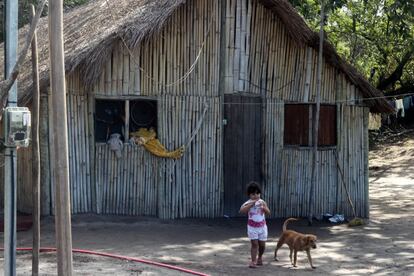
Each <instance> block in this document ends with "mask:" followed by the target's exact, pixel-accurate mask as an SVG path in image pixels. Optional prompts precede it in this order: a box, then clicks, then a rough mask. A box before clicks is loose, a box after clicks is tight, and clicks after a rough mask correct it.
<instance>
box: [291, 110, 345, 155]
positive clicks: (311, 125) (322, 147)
mask: <svg viewBox="0 0 414 276" xmlns="http://www.w3.org/2000/svg"><path fill="white" fill-rule="evenodd" d="M289 105H290V106H292V105H304V106H308V111H309V112H308V122H309V123H308V130H307V132H308V143H307V145H300V144H287V143H286V136H285V132H286V119H287V118H286V106H289ZM324 106H327V107H334V115H335V116H334V119H333V120H334V124H335V125H334V127H333V129H334V136H335V137H334V139H333V140H334V141H335V142H334V144H326V145H320V144H319V143H320V141H321V140H320V139H319V137H320V135H321V132H320V131H321V128H320V127H321V120H322V119H323V118H322V117H319V129H318V144H319V145H318V149H320V150H327V149H333V148H336V147H337V146H338V114H337V112H338V106H337V105H336V104H330V103H321V110H322V107H324ZM315 113H316V103H314V102H312V103H309V102H307V103H304V102H287V103H284V120H283V127H284V129H283V147H284V148H300V149H311V148H313V146H314V141H313V129H314V127H315V126H314V122H313V117H314V116H315Z"/></svg>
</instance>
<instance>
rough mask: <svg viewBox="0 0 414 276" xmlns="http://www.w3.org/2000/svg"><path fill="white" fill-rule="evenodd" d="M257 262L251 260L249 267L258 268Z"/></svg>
mask: <svg viewBox="0 0 414 276" xmlns="http://www.w3.org/2000/svg"><path fill="white" fill-rule="evenodd" d="M256 267H257V266H256V264H255V263H254V262H250V263H249V268H256Z"/></svg>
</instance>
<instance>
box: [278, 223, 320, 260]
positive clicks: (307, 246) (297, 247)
mask: <svg viewBox="0 0 414 276" xmlns="http://www.w3.org/2000/svg"><path fill="white" fill-rule="evenodd" d="M292 220H298V219H295V218H289V219H287V220H285V223H283V232H282V235H281V236H280V238H279V241H278V242H277V245H276V249H275V260H276V261H278V259H277V251H278V250H279V248H281V247H282V245H283V244H285V243H286V244H287V245H288V246H289V249H290V255H289V257H290V262H291V263H292V265H293V266H294V267H296V260H297V254H298V251H306V253H307V255H308V260H309V263H310V265H311V267H312V268H315V267H314V266H313V264H312V257H311V254H310V250H311V248H313V249H315V248H316V236H315V235H305V234H301V233H298V232H296V231H293V230H286V225H287V224H288V222H289V221H292ZM292 253H294V260H293V261H292Z"/></svg>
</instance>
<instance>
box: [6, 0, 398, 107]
mask: <svg viewBox="0 0 414 276" xmlns="http://www.w3.org/2000/svg"><path fill="white" fill-rule="evenodd" d="M258 1H259V2H261V3H262V4H263V5H264V6H265V7H267V8H269V9H271V10H272V11H273V12H274V13H275V14H276V16H277V17H279V18H280V19H281V21H282V22H283V23H284V24H285V25H286V29H287V32H288V34H289V35H290V36H291V38H292V39H293V40H294V41H295V42H296V43H298V44H306V45H309V46H311V47H313V48H315V49H318V47H319V37H318V34H317V33H315V32H313V31H312V30H311V29H310V28H309V27H308V26H307V25H306V23H305V21H304V20H303V18H302V17H301V16H300V15H299V14H298V13H297V12H296V11H295V9H294V8H293V7H292V6H291V4H290V3H289V2H288V1H287V0H258ZM185 2H186V1H185V0H119V1H110V2H108V1H106V0H94V1H91V2H90V3H88V4H86V5H84V6H81V7H79V8H76V9H73V10H71V11H69V12H67V13H66V14H65V16H64V37H65V58H66V71H67V72H68V73H70V72H73V71H74V70H75V69H79V71H80V72H82V74H81V75H82V81H83V83H84V85H85V86H92V85H93V84H94V83H95V82H96V81H97V80H98V78H99V76H100V74H101V70H102V68H103V66H102V65H104V64H105V62H106V61H107V59H108V58H109V57H110V55H109V54H110V53H111V52H112V50H113V48H114V45H116V43H117V42H118V41H119V40H120V39H121V38H122V39H123V40H124V41H125V43H126V44H127V45H128V47H131V48H133V47H135V46H136V45H138V44H139V43H140V42H141V41H142V40H144V39H147V38H149V37H151V35H152V34H153V33H155V32H157V31H158V30H160V29H161V27H162V26H163V25H164V24H165V22H166V21H167V20H168V18H169V16H170V15H171V14H172V13H173V12H174V11H175V10H176V9H177V8H178V7H179V6H180V5H182V4H184V3H185ZM47 20H48V19H47V18H42V19H41V20H40V22H39V27H38V41H39V68H40V83H41V86H42V87H45V86H47V85H48V83H49V50H48V48H49V44H48V32H47V28H48V22H47ZM27 30H28V26H25V27H24V28H22V29H21V30H20V37H19V42H20V45H22V44H23V42H24V36H25V34H26V32H27ZM3 51H4V50H3V44H2V45H1V49H0V62H1V63H3V58H4V57H3V56H4V55H3ZM324 56H325V59H326V60H327V62H328V63H329V64H331V65H332V66H334V67H335V68H338V69H339V70H340V71H342V72H343V73H344V74H345V75H346V77H347V78H348V79H349V80H350V81H351V82H352V83H353V84H355V85H356V86H357V87H359V89H360V91H361V92H362V93H363V95H364V97H365V98H367V99H369V98H375V99H373V100H367V104H368V105H369V106H370V107H371V111H372V112H390V111H391V107H390V106H389V104H388V103H387V101H385V100H384V99H381V98H380V97H381V96H383V94H382V93H381V92H380V91H379V90H377V89H375V88H374V87H373V86H372V85H371V84H370V83H369V82H368V81H367V80H365V79H364V77H363V76H362V75H361V74H360V73H358V72H357V70H356V69H355V68H354V67H352V66H350V65H349V64H348V63H347V62H346V61H344V60H343V59H341V58H340V57H339V56H338V54H337V53H336V51H335V49H334V48H333V47H332V45H331V44H329V42H327V41H325V45H324ZM22 68H23V70H22V72H21V74H20V76H19V91H20V92H19V99H20V100H22V101H23V103H26V102H28V101H29V99H30V91H31V82H32V81H31V73H30V70H31V69H30V68H31V66H30V58H29V56H28V58H27V60H26V63H25V64H24V65H23V66H22ZM0 72H1V73H2V74H3V68H1V69H0Z"/></svg>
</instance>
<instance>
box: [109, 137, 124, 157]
mask: <svg viewBox="0 0 414 276" xmlns="http://www.w3.org/2000/svg"><path fill="white" fill-rule="evenodd" d="M120 138H121V134H119V133H113V134H111V137H110V138H109V140H108V142H107V144H108V145H109V149H110V150H112V151H114V152H115V156H116V158H117V159H119V158H121V157H122V148H123V146H124V143H123V142H122V140H121V139H120Z"/></svg>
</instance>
